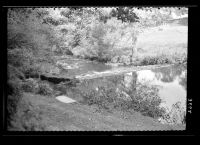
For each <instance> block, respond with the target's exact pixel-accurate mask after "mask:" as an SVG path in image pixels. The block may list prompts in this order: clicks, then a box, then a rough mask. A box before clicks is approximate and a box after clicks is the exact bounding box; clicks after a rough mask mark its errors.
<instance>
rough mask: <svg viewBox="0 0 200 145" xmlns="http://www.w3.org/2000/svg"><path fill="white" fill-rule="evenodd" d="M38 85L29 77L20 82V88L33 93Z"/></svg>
mask: <svg viewBox="0 0 200 145" xmlns="http://www.w3.org/2000/svg"><path fill="white" fill-rule="evenodd" d="M38 87H39V86H38V83H37V81H36V80H34V79H31V78H30V79H27V80H26V81H25V82H24V83H22V90H23V91H25V92H33V93H35V92H36V91H37V90H38Z"/></svg>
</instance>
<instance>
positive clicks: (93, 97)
mask: <svg viewBox="0 0 200 145" xmlns="http://www.w3.org/2000/svg"><path fill="white" fill-rule="evenodd" d="M120 80H121V79H120V78H119V77H112V78H107V79H103V80H102V79H101V80H99V81H98V80H93V81H92V80H91V81H85V82H83V83H81V86H77V87H76V88H75V89H76V91H77V92H75V94H74V95H76V96H77V95H80V97H83V98H84V102H85V103H87V104H88V105H97V106H98V109H99V110H107V111H110V112H112V111H114V110H116V109H117V110H121V111H130V110H131V109H132V110H135V111H138V112H141V113H142V114H143V115H146V116H150V117H153V118H158V117H160V116H162V115H163V114H164V113H165V110H164V109H163V108H160V106H159V105H160V103H161V99H160V98H159V96H158V89H157V88H156V87H154V86H149V85H147V84H145V85H142V84H139V85H138V86H137V87H136V90H135V89H133V86H132V87H130V88H129V89H128V88H126V87H125V86H123V85H121V84H120ZM96 81H97V82H96ZM120 92H123V93H120ZM127 97H129V98H130V99H128V100H127V99H124V98H127Z"/></svg>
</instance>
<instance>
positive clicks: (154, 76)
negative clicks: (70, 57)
mask: <svg viewBox="0 0 200 145" xmlns="http://www.w3.org/2000/svg"><path fill="white" fill-rule="evenodd" d="M84 86H85V90H86V92H89V91H90V90H91V89H95V90H96V91H97V92H98V91H99V88H101V87H102V86H103V87H105V89H109V88H112V90H115V92H113V93H115V94H116V96H120V97H125V98H126V100H132V101H133V100H134V101H136V102H134V103H136V104H137V103H139V104H140V103H141V102H143V104H140V105H141V108H139V109H140V111H143V112H145V106H148V105H149V104H148V103H150V105H149V106H151V105H153V104H154V106H155V103H159V104H158V105H157V106H160V107H164V108H165V110H166V115H165V116H163V117H164V119H165V120H168V123H182V121H183V119H184V114H185V112H186V89H187V69H186V67H185V66H183V65H176V66H169V67H163V68H156V69H152V70H141V71H134V72H130V73H125V74H122V75H113V76H107V77H102V78H96V79H91V80H87V81H85V84H81V87H84ZM120 94H121V95H120ZM156 97H158V98H160V99H161V103H160V102H159V101H158V99H155V98H156ZM128 98H129V99H128ZM149 99H150V101H147V100H149ZM145 100H146V101H145ZM156 100H157V101H156ZM137 101H138V102H137ZM139 104H138V106H139ZM136 106H137V105H136ZM136 109H137V108H136ZM142 109H143V110H142ZM151 109H152V108H151ZM152 111H155V110H152ZM149 113H151V112H149ZM152 114H153V113H152ZM149 116H151V115H149ZM174 118H175V119H174Z"/></svg>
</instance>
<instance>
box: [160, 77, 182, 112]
mask: <svg viewBox="0 0 200 145" xmlns="http://www.w3.org/2000/svg"><path fill="white" fill-rule="evenodd" d="M157 84H159V85H162V86H163V88H162V89H160V91H159V94H160V97H161V98H162V100H163V101H164V102H165V105H166V106H167V107H168V108H170V109H171V107H172V105H173V104H175V103H176V102H181V105H182V107H184V108H185V102H186V91H185V90H184V89H183V88H182V86H181V85H179V82H178V78H176V79H175V80H174V81H173V82H170V83H163V82H158V83H157Z"/></svg>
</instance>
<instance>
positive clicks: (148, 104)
mask: <svg viewBox="0 0 200 145" xmlns="http://www.w3.org/2000/svg"><path fill="white" fill-rule="evenodd" d="M136 89H137V91H136V95H135V96H133V94H135V93H134V92H132V90H128V91H127V94H129V95H130V96H131V98H132V103H133V108H134V109H135V110H136V111H139V112H141V113H142V114H143V115H146V116H150V117H153V118H158V117H160V116H162V115H163V113H165V112H164V109H163V108H160V106H159V105H160V103H161V99H160V97H159V96H158V89H157V88H156V87H154V86H149V85H146V84H145V85H142V84H138V87H137V88H136Z"/></svg>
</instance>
